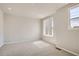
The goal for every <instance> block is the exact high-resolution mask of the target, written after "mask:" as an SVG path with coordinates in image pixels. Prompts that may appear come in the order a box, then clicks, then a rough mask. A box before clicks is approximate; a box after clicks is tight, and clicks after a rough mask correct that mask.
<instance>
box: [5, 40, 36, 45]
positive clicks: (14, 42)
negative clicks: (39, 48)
mask: <svg viewBox="0 0 79 59" xmlns="http://www.w3.org/2000/svg"><path fill="white" fill-rule="evenodd" d="M33 41H37V40H32V41H27V40H24V41H16V42H5V43H4V44H16V43H24V42H33Z"/></svg>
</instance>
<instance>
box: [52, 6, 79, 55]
mask: <svg viewBox="0 0 79 59" xmlns="http://www.w3.org/2000/svg"><path fill="white" fill-rule="evenodd" d="M69 7H70V6H66V7H63V8H61V9H59V10H58V11H57V12H56V13H55V14H54V31H55V33H56V35H55V36H56V41H57V45H58V46H60V47H62V48H65V49H67V50H70V51H73V52H75V53H77V54H79V29H77V30H72V29H69V28H68V27H69Z"/></svg>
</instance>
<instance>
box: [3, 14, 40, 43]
mask: <svg viewBox="0 0 79 59" xmlns="http://www.w3.org/2000/svg"><path fill="white" fill-rule="evenodd" d="M4 25H5V26H4V27H5V30H4V34H5V37H4V38H5V43H15V42H22V41H23V42H24V41H25V42H28V41H33V40H38V39H40V31H41V30H40V20H37V19H36V20H35V19H32V18H25V17H19V16H14V15H9V14H5V20H4Z"/></svg>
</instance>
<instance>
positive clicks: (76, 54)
mask: <svg viewBox="0 0 79 59" xmlns="http://www.w3.org/2000/svg"><path fill="white" fill-rule="evenodd" d="M56 47H57V48H60V49H62V50H64V51H66V52H68V53H71V54H73V55H75V56H79V54H77V53H75V52H73V51H70V50H68V49H65V48H63V47H60V46H58V45H56Z"/></svg>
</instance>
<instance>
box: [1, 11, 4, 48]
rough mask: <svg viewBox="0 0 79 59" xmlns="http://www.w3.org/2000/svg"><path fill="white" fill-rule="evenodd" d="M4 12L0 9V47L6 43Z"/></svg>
mask: <svg viewBox="0 0 79 59" xmlns="http://www.w3.org/2000/svg"><path fill="white" fill-rule="evenodd" d="M3 21H4V20H3V12H2V11H1V10H0V47H1V46H2V45H3V44H4V32H3V30H4V27H3V26H4V24H3V23H4V22H3Z"/></svg>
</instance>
